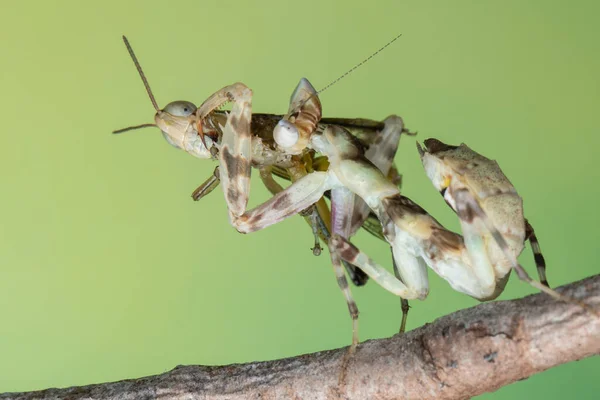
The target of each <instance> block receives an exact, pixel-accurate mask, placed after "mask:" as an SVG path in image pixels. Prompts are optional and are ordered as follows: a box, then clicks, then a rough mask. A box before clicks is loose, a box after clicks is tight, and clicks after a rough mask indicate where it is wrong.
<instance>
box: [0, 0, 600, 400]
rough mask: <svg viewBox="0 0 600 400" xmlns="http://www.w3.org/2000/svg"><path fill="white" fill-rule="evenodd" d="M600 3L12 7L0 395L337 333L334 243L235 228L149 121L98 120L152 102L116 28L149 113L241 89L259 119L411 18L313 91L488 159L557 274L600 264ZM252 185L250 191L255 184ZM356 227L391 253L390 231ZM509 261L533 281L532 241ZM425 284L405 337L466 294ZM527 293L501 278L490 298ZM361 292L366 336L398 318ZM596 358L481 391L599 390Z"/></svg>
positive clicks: (410, 174) (328, 340)
mask: <svg viewBox="0 0 600 400" xmlns="http://www.w3.org/2000/svg"><path fill="white" fill-rule="evenodd" d="M599 4H600V3H599V2H595V1H589V2H584V1H572V2H550V1H527V2H523V1H506V0H504V1H493V2H492V1H489V2H485V1H455V2H442V1H438V2H427V1H420V2H414V1H410V2H409V1H402V2H400V1H387V2H375V1H371V2H358V1H355V2H346V1H339V2H331V3H330V2H321V1H304V2H289V3H284V2H279V1H272V2H224V1H184V0H179V1H177V2H173V3H172V5H167V3H166V2H158V1H153V2H142V1H138V2H128V1H102V2H79V1H70V2H66V1H62V2H46V3H43V2H26V1H23V2H9V1H7V0H2V10H1V13H0V22H1V23H0V35H1V37H2V39H1V41H0V71H1V74H0V93H1V95H0V109H1V110H2V124H1V126H2V128H1V133H0V134H1V137H2V146H1V147H0V155H1V156H0V170H1V171H2V172H1V173H2V181H1V187H2V189H1V190H2V192H1V194H2V195H1V196H0V207H1V210H2V218H1V228H0V246H1V248H0V324H1V325H0V392H3V391H24V390H33V389H42V388H46V387H51V386H59V387H60V386H70V385H81V384H88V383H94V382H105V381H114V380H120V379H125V378H134V377H140V376H144V375H149V374H157V373H161V372H164V371H167V370H169V369H171V368H173V367H174V366H176V365H178V364H227V363H234V362H235V363H239V362H246V361H251V360H269V359H275V358H281V357H288V356H293V355H297V354H302V353H307V352H314V351H318V350H324V349H331V348H336V347H341V346H344V345H348V344H349V342H350V338H351V324H350V318H349V317H348V313H347V309H346V305H345V303H344V300H343V297H342V295H341V294H340V292H339V289H338V288H337V284H336V281H335V278H334V275H333V272H332V270H331V267H330V264H329V258H328V255H327V253H324V254H323V255H322V256H321V257H319V258H316V257H314V256H313V255H312V253H311V252H310V250H309V248H310V247H311V244H312V242H311V240H312V239H311V234H310V230H309V228H308V226H307V225H306V224H305V222H304V221H302V220H301V219H300V218H299V217H295V218H292V219H290V220H287V221H285V222H284V223H281V224H279V225H277V226H273V227H271V228H269V229H267V230H265V231H262V232H258V233H254V234H251V235H241V234H238V233H237V232H236V231H235V230H234V229H233V228H231V227H230V226H229V225H228V222H227V214H226V208H225V203H224V200H223V195H222V194H221V192H220V191H217V192H215V193H213V194H212V195H210V196H209V197H207V198H205V199H203V200H202V201H201V202H200V203H194V202H192V201H191V199H190V197H189V195H190V193H191V191H192V190H193V189H194V188H195V187H196V186H197V185H198V184H199V183H201V182H202V181H203V180H204V179H205V178H206V177H208V176H209V175H210V174H211V173H212V170H213V168H214V167H215V164H214V163H212V162H209V161H204V160H198V159H195V158H193V157H190V156H189V155H186V154H184V153H183V152H178V151H176V150H175V149H173V148H171V147H170V146H169V145H168V144H167V143H166V142H165V141H164V140H163V138H162V137H161V136H160V134H159V132H158V131H157V130H150V129H149V130H143V131H137V132H131V133H128V134H124V135H122V136H118V137H117V136H112V135H111V134H110V132H111V131H112V130H113V129H116V128H121V127H124V126H128V125H133V124H138V123H143V122H152V118H153V109H152V106H151V104H150V102H149V100H148V98H147V96H146V94H145V92H144V89H143V86H142V84H141V81H140V79H139V77H138V76H137V74H136V72H135V69H134V67H133V64H132V62H131V60H130V59H129V56H128V55H127V52H126V50H125V48H124V46H123V43H122V42H121V35H122V34H127V35H128V36H129V39H130V40H131V42H132V44H133V46H134V48H135V50H136V52H137V54H138V57H139V58H140V60H141V63H142V65H143V67H144V68H145V71H146V74H147V75H148V78H149V80H150V83H151V85H152V87H153V89H154V92H155V95H156V97H157V99H158V102H159V104H160V105H162V106H164V105H165V104H166V103H167V102H170V101H173V100H176V99H187V100H191V101H194V102H195V103H196V104H198V105H199V104H200V103H201V102H202V101H203V99H205V98H206V97H207V96H209V95H210V94H211V93H213V92H214V91H215V90H217V89H219V88H221V87H222V86H224V85H226V84H230V83H233V82H235V81H242V82H244V83H246V84H247V85H248V86H250V87H251V88H252V89H253V90H254V94H255V97H254V103H253V104H254V110H255V111H257V112H273V113H282V112H285V111H286V110H287V102H288V98H289V95H290V94H291V91H292V90H293V88H294V87H295V85H296V83H297V81H298V80H299V78H300V77H303V76H305V77H307V78H309V79H310V80H311V81H312V83H313V84H314V85H315V86H316V87H317V88H321V87H323V86H325V85H326V84H327V83H329V82H330V81H331V80H333V79H335V78H337V77H338V76H339V75H341V74H342V73H343V72H345V71H346V70H348V69H349V68H351V67H352V66H353V65H355V64H356V63H357V62H359V61H360V60H362V59H364V58H365V57H367V56H368V55H369V54H371V53H372V52H373V51H374V50H376V49H377V48H379V47H381V46H382V45H383V44H385V43H386V42H387V41H388V40H390V39H391V38H392V37H394V36H395V35H397V34H398V33H403V36H402V37H401V38H400V39H399V40H398V41H397V42H395V43H394V44H393V45H392V46H391V47H389V48H388V49H387V50H386V51H385V52H383V53H382V54H380V55H379V56H377V57H376V58H374V59H373V60H372V61H371V62H369V63H368V64H366V65H364V66H363V67H361V68H360V69H358V70H357V71H355V72H354V73H353V74H352V75H350V76H349V77H347V78H345V79H343V80H342V81H341V82H339V83H338V84H337V85H335V86H333V87H332V88H330V89H328V90H327V91H326V92H325V93H324V94H323V95H322V97H321V100H322V102H323V106H324V114H325V115H326V116H337V117H341V116H344V117H365V118H373V119H383V118H384V117H386V116H387V115H389V114H392V113H396V114H399V115H401V116H403V117H404V119H405V121H406V124H407V126H408V127H409V128H411V129H412V130H417V131H418V132H419V136H418V138H419V140H423V139H425V138H427V137H437V138H439V139H441V140H443V141H447V142H450V143H455V144H456V143H460V142H463V141H464V142H466V143H468V144H469V145H470V146H471V147H473V148H474V149H476V150H477V151H479V152H481V153H483V154H485V155H487V156H488V157H490V158H494V159H497V160H498V161H499V163H500V165H501V166H502V168H503V170H504V171H505V173H506V175H507V176H508V177H509V178H510V179H511V181H512V182H513V184H514V185H515V186H516V187H517V189H518V190H519V193H520V194H521V196H522V197H523V198H524V201H525V211H526V214H527V216H528V218H529V220H530V221H531V222H532V224H533V225H534V226H535V228H536V230H537V233H538V238H539V240H540V243H541V245H542V249H543V251H544V254H545V256H546V259H547V261H548V268H549V269H548V276H549V280H550V283H551V284H552V285H559V284H564V283H567V282H571V281H574V280H578V279H581V278H583V277H586V276H589V275H591V274H594V273H597V272H598V270H599V268H598V264H597V261H596V260H597V247H598V243H597V237H598V233H597V229H598V226H599V225H600V217H599V215H598V211H597V204H598V203H597V202H598V200H597V199H598V177H599V172H598V168H597V163H596V157H597V154H598V145H599V144H600V139H599V135H598V133H599V129H598V126H599V122H598V106H599V105H600V94H599V93H600V90H599V89H600V85H599V82H600V80H599V78H598V73H599V71H600V52H599V51H598V49H599V47H598V46H599V44H598V43H599V39H600V28H599V25H598V21H597V19H598V15H599V12H600V6H599ZM396 162H397V164H398V166H399V167H400V169H401V171H402V172H403V173H404V178H405V181H404V187H403V189H404V193H405V194H406V195H407V196H409V197H411V198H412V199H414V200H415V201H417V202H418V203H419V204H421V205H422V206H423V207H425V208H426V209H427V210H428V211H430V212H431V213H432V214H433V215H435V216H436V217H437V218H438V219H439V220H440V221H441V222H442V223H444V224H445V225H446V226H448V227H450V228H452V229H457V228H458V224H457V221H456V218H455V216H454V215H453V214H452V212H451V211H450V210H449V209H448V208H447V206H446V205H445V204H444V202H443V201H442V200H441V199H440V197H439V195H438V194H437V193H436V192H435V190H434V189H433V187H432V186H431V184H430V183H429V181H428V180H427V178H426V177H425V174H424V173H423V171H422V167H421V166H420V163H419V159H418V156H417V152H416V149H415V146H414V139H413V138H404V140H403V142H402V143H401V149H400V151H399V153H398V156H397V158H396ZM257 178H258V177H257V174H255V176H254V177H253V185H252V195H251V204H257V203H258V202H260V201H263V200H265V199H266V198H267V193H266V191H265V190H264V189H263V188H262V187H261V183H260V180H259V179H257ZM356 243H357V244H359V245H360V246H361V247H362V248H363V249H364V250H366V251H367V252H368V253H369V254H371V255H372V256H373V257H374V258H376V259H378V260H380V261H381V262H385V263H387V264H389V258H390V257H389V252H388V248H387V246H386V245H385V244H384V243H381V242H378V241H377V240H375V239H374V238H372V237H370V236H369V235H368V234H365V233H362V234H360V235H359V236H358V237H357V239H356ZM521 260H522V262H523V264H524V265H525V266H526V268H528V269H529V271H530V272H531V273H532V274H534V268H533V260H532V257H531V254H530V250H529V249H526V250H525V252H524V254H523V256H522V257H521ZM430 278H431V292H430V295H429V297H428V299H427V300H426V301H423V302H419V301H414V302H412V306H413V308H412V309H411V313H410V315H409V322H408V326H409V329H414V328H416V327H419V326H421V325H422V324H424V323H426V322H431V321H433V320H434V319H435V318H437V317H439V316H442V315H445V314H447V313H450V312H453V311H455V310H458V309H461V308H465V307H470V306H473V305H475V304H476V302H475V301H474V300H472V299H470V298H468V297H466V296H464V295H461V294H459V293H456V292H454V291H453V290H452V289H451V288H450V287H449V285H448V284H447V283H445V282H444V281H442V280H441V279H439V278H438V277H437V276H435V274H434V273H430ZM531 292H533V291H532V290H531V289H529V288H528V287H527V286H526V285H525V284H523V283H521V282H519V281H518V280H517V279H514V277H513V279H511V281H510V282H509V285H508V287H507V290H506V291H505V293H504V294H503V295H502V296H501V298H502V299H510V298H514V297H520V296H523V295H525V294H527V293H531ZM354 295H355V297H356V300H357V302H358V305H359V308H360V311H361V318H360V324H361V327H360V334H361V339H362V340H366V339H370V338H380V337H388V336H390V335H392V334H394V333H395V332H396V329H397V327H398V321H399V306H398V300H397V298H395V297H394V296H393V295H391V294H389V293H387V292H385V291H384V290H383V289H381V288H380V287H378V286H376V285H373V284H369V285H368V286H367V287H365V288H361V289H355V290H354ZM599 372H600V362H599V360H598V358H596V359H588V360H585V361H581V362H577V363H571V364H568V365H564V366H561V367H558V368H555V369H552V370H550V371H547V372H544V373H542V374H539V375H537V376H534V377H532V378H530V379H528V380H526V381H522V382H518V383H516V384H513V385H510V386H508V387H505V388H503V389H501V390H499V391H498V392H496V393H494V394H489V395H485V396H482V397H483V398H490V399H502V398H525V397H526V396H528V397H529V398H545V399H561V398H565V397H571V396H572V395H573V394H576V397H577V398H579V399H583V398H595V397H596V396H597V393H598V391H600V380H599V379H598V376H599V375H598V374H599ZM594 394H595V395H596V396H594Z"/></svg>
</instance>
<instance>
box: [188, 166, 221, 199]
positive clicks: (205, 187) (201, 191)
mask: <svg viewBox="0 0 600 400" xmlns="http://www.w3.org/2000/svg"><path fill="white" fill-rule="evenodd" d="M220 182H221V181H220V180H219V167H218V166H217V167H216V168H215V170H214V172H213V174H212V176H211V177H210V178H208V179H207V180H206V182H204V183H203V184H202V185H200V186H198V188H197V189H196V190H194V192H193V193H192V199H194V201H198V200H200V199H201V198H203V197H204V196H206V195H207V194H209V193H210V192H212V191H213V190H214V189H215V188H216V187H217V186H219V183H220Z"/></svg>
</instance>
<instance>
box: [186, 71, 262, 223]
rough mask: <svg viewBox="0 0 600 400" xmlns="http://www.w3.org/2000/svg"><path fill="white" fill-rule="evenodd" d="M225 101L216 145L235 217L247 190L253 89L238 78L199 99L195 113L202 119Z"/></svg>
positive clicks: (224, 184) (245, 201)
mask: <svg viewBox="0 0 600 400" xmlns="http://www.w3.org/2000/svg"><path fill="white" fill-rule="evenodd" d="M228 101H232V102H233V106H232V108H231V112H230V113H229V115H228V116H227V122H226V123H225V126H224V127H223V138H222V141H221V147H220V149H219V166H220V168H221V174H220V179H221V183H222V184H223V192H224V193H225V201H226V202H227V207H228V208H229V213H230V216H231V217H237V216H239V215H242V214H243V213H244V211H245V210H246V206H247V204H248V196H249V191H250V170H251V169H250V160H251V158H252V154H251V153H252V149H251V141H252V136H251V132H250V122H251V118H252V90H250V89H249V88H248V87H247V86H246V85H244V84H243V83H239V82H238V83H234V84H233V85H230V86H226V87H224V88H223V89H221V90H219V91H217V92H216V93H214V94H213V95H212V96H210V97H209V98H208V99H207V100H206V101H205V102H204V103H202V105H201V106H200V107H199V108H198V110H197V111H196V115H197V117H198V120H199V121H202V120H204V118H206V116H208V114H209V113H210V112H211V111H213V110H214V109H216V108H217V107H219V106H221V105H223V104H224V103H226V102H228ZM199 131H200V130H199Z"/></svg>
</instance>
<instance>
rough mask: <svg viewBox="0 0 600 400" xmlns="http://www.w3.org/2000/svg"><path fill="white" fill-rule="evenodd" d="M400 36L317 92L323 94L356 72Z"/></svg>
mask: <svg viewBox="0 0 600 400" xmlns="http://www.w3.org/2000/svg"><path fill="white" fill-rule="evenodd" d="M400 36H402V34H399V35H398V36H396V37H395V38H393V39H392V40H390V41H389V42H387V43H386V45H385V46H383V47H382V48H380V49H379V50H377V51H376V52H375V53H373V54H371V55H370V56H369V57H367V58H365V59H364V60H362V61H361V62H359V63H358V64H356V65H355V66H354V67H352V68H350V69H349V70H348V71H346V73H344V74H343V75H342V76H340V77H339V78H337V79H336V80H334V81H332V82H330V83H329V84H328V85H327V86H325V87H324V88H323V89H321V90H319V91H318V92H317V94H321V93H323V92H324V91H325V90H327V89H329V88H330V87H331V86H333V85H335V84H336V83H338V82H339V81H341V80H342V79H344V78H345V77H346V76H348V75H350V74H351V73H352V72H354V70H355V69H357V68H358V67H360V66H361V65H363V64H364V63H366V62H368V61H369V60H370V59H371V58H373V57H375V56H376V55H377V54H379V53H380V52H381V51H383V50H384V49H385V48H386V47H388V46H389V45H390V44H392V43H394V42H395V41H396V40H398V39H399V38H400Z"/></svg>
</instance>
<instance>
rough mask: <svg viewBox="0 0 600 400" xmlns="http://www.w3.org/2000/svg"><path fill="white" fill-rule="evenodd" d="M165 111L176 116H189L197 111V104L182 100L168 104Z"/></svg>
mask: <svg viewBox="0 0 600 400" xmlns="http://www.w3.org/2000/svg"><path fill="white" fill-rule="evenodd" d="M163 111H164V112H167V113H169V114H171V115H174V116H176V117H189V116H190V115H192V114H193V113H195V112H196V106H195V105H194V103H190V102H189V101H183V100H180V101H174V102H172V103H169V104H167V106H166V107H165V108H164V110H163Z"/></svg>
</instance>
